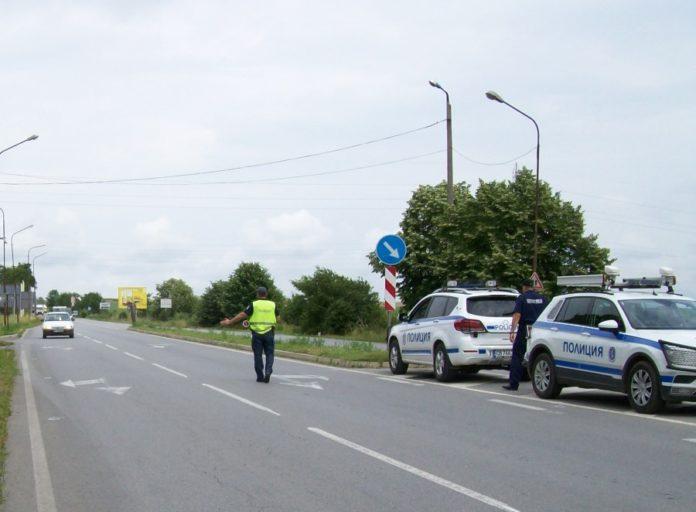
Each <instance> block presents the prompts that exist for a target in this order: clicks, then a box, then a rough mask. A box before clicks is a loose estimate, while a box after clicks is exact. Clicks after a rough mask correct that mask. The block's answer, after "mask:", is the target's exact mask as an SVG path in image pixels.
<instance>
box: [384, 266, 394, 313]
mask: <svg viewBox="0 0 696 512" xmlns="http://www.w3.org/2000/svg"><path fill="white" fill-rule="evenodd" d="M384 308H385V309H386V310H387V311H394V310H395V309H396V267H395V266H393V265H387V266H386V267H385V268H384Z"/></svg>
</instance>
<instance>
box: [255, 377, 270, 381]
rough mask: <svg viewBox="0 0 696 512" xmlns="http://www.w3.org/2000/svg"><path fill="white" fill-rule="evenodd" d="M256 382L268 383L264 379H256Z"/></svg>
mask: <svg viewBox="0 0 696 512" xmlns="http://www.w3.org/2000/svg"><path fill="white" fill-rule="evenodd" d="M256 382H268V381H267V380H266V379H264V378H263V377H256Z"/></svg>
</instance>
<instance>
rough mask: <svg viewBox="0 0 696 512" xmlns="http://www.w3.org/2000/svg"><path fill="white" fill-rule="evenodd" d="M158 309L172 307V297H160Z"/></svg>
mask: <svg viewBox="0 0 696 512" xmlns="http://www.w3.org/2000/svg"><path fill="white" fill-rule="evenodd" d="M160 309H172V299H160Z"/></svg>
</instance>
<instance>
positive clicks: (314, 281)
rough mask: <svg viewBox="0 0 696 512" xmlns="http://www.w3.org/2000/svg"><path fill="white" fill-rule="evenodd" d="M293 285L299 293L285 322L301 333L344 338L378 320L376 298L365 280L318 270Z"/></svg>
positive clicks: (290, 302)
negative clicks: (343, 335)
mask: <svg viewBox="0 0 696 512" xmlns="http://www.w3.org/2000/svg"><path fill="white" fill-rule="evenodd" d="M292 284H293V285H294V286H295V288H297V290H298V291H299V293H298V294H296V295H293V297H292V298H291V299H290V301H289V302H288V305H287V308H286V314H285V318H286V320H287V321H288V322H290V323H292V324H295V325H297V326H299V327H300V329H301V330H302V331H303V332H306V333H315V332H324V333H334V334H345V333H346V332H349V331H350V330H352V329H354V328H356V327H366V326H368V325H375V324H376V323H378V322H379V320H380V316H381V315H380V313H381V312H380V308H379V300H378V298H377V294H376V293H374V292H373V291H372V288H371V286H370V284H369V283H368V282H367V281H365V280H364V279H350V278H348V277H345V276H342V275H339V274H336V273H335V272H333V271H331V270H329V269H327V268H317V269H316V270H315V271H314V274H313V275H311V276H302V277H301V278H299V279H298V280H296V281H293V282H292Z"/></svg>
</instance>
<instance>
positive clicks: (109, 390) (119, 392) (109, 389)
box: [97, 386, 130, 396]
mask: <svg viewBox="0 0 696 512" xmlns="http://www.w3.org/2000/svg"><path fill="white" fill-rule="evenodd" d="M97 389H99V390H101V391H106V392H107V393H113V394H114V395H119V396H121V395H124V394H126V392H127V391H128V390H129V389H130V386H122V387H117V386H106V387H100V388H97Z"/></svg>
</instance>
